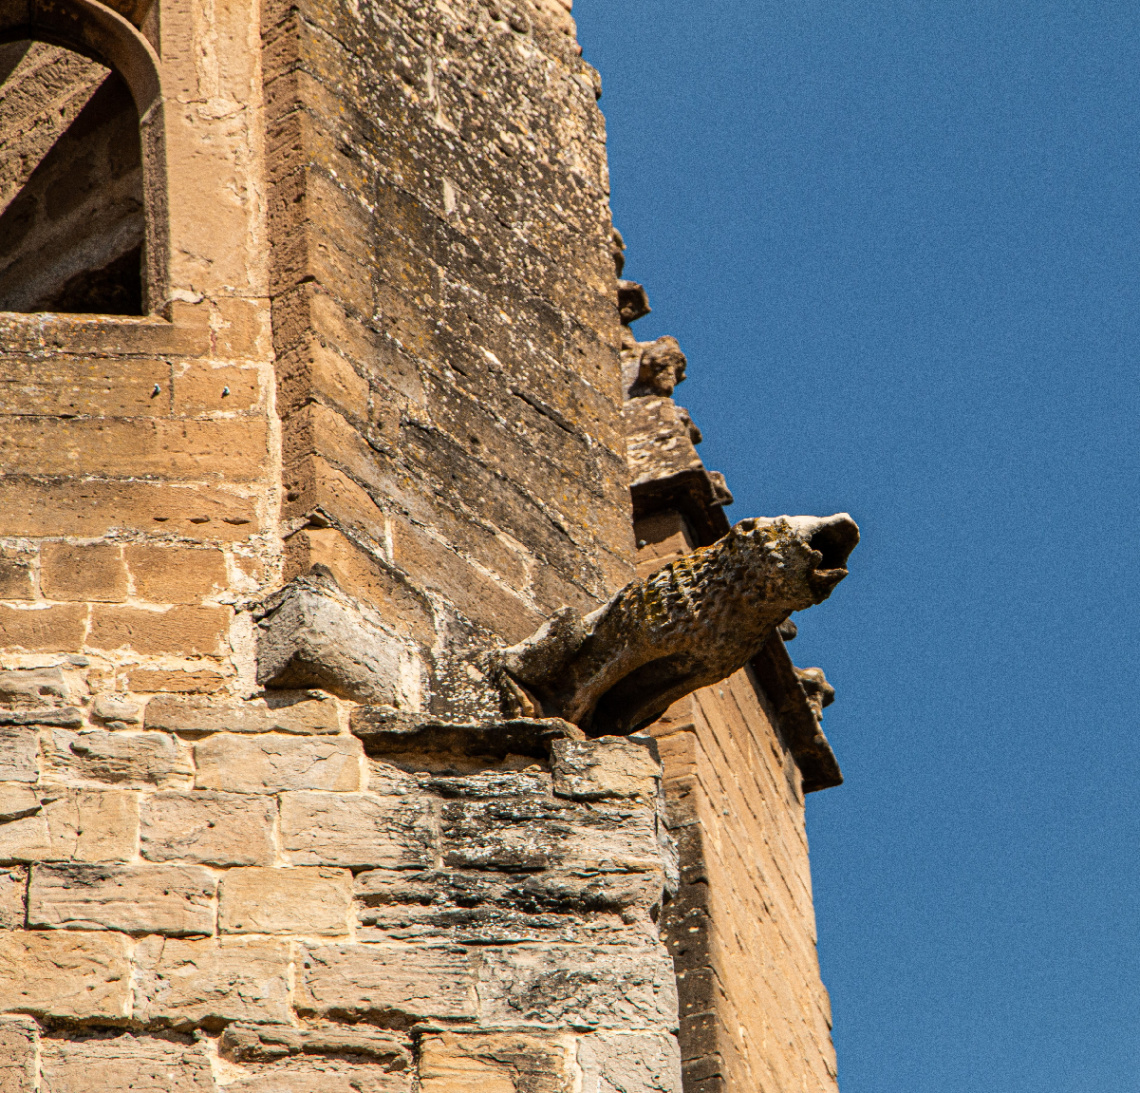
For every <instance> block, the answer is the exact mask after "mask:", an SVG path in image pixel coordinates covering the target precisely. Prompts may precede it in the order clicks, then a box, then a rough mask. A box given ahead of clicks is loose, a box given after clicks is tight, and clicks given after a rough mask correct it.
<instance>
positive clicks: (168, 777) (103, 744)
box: [43, 729, 194, 786]
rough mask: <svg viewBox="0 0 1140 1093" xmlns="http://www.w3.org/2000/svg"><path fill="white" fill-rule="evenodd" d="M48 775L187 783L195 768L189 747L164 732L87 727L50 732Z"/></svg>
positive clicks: (119, 782)
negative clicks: (128, 731)
mask: <svg viewBox="0 0 1140 1093" xmlns="http://www.w3.org/2000/svg"><path fill="white" fill-rule="evenodd" d="M43 755H44V774H45V776H46V777H49V778H51V779H52V780H53V781H60V782H65V781H77V782H79V781H82V782H109V783H112V784H115V785H132V786H171V785H181V784H186V783H187V782H188V781H189V779H190V778H191V777H192V775H193V773H194V770H193V767H192V766H191V765H190V754H189V749H188V748H187V747H186V746H185V745H183V744H181V743H180V742H179V741H178V740H177V739H175V738H174V737H172V736H167V735H165V734H164V733H157V732H147V733H126V732H106V731H104V730H102V729H87V730H85V731H83V732H67V731H66V730H64V729H55V730H53V731H52V732H50V733H44V738H43Z"/></svg>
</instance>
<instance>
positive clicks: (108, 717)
mask: <svg viewBox="0 0 1140 1093" xmlns="http://www.w3.org/2000/svg"><path fill="white" fill-rule="evenodd" d="M91 713H92V715H93V716H94V717H96V718H98V719H99V720H100V721H120V722H122V723H123V724H124V725H137V724H138V723H139V722H140V721H141V720H142V717H141V716H140V714H141V709H140V707H139V704H138V703H137V702H135V701H134V699H131V698H127V696H126V695H116V694H103V695H96V697H95V699H94V700H93V701H92V703H91Z"/></svg>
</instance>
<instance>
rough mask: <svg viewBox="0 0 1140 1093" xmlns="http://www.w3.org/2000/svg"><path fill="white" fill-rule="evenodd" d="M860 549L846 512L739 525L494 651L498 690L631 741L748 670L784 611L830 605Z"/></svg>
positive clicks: (532, 708)
mask: <svg viewBox="0 0 1140 1093" xmlns="http://www.w3.org/2000/svg"><path fill="white" fill-rule="evenodd" d="M858 541H859V529H858V527H857V526H856V524H855V521H854V520H852V519H851V517H850V516H848V515H847V514H846V513H841V514H839V515H837V516H827V517H815V516H780V517H776V518H775V519H764V518H758V519H752V520H742V521H741V522H740V523H739V524H737V525H736V526H735V527H734V528H732V530H731V531H729V533H728V534H727V535H725V536H724V537H723V538H722V539H720V540H719V541H718V542H716V543H714V544H713V545H712V546H708V547H703V548H701V549H699V550H694V551H693V552H692V553H691V554H686V555H685V556H684V557H683V558H680V559H678V560H677V561H675V562H670V563H669V564H668V565H666V566H664V567H663V568H662V569H659V570H658V571H657V572H656V573H653V574H651V575H650V576H648V577H645V578H642V579H640V580H636V581H632V582H631V583H630V584H628V585H626V587H625V588H623V589H622V590H621V591H620V592H619V593H617V595H616V596H614V598H613V599H612V600H610V602H609V603H607V604H606V605H605V606H604V607H601V608H599V609H598V610H597V611H595V612H593V613H592V614H590V615H587V616H586V617H585V618H582V617H581V616H580V615H578V613H577V612H575V611H573V610H572V609H570V608H564V609H563V610H562V611H560V612H559V613H558V614H557V615H555V616H554V618H552V619H551V620H550V621H549V622H548V623H547V624H546V625H545V626H543V627H542V629H541V630H539V631H538V632H537V633H536V634H534V635H533V636H532V637H530V638H528V639H527V640H526V641H523V642H521V643H520V644H518V645H515V646H513V647H512V648H510V649H506V650H504V651H503V652H502V653H501V654H499V670H500V679H501V682H502V684H503V686H504V688H505V689H506V690H507V691H509V692H511V693H513V694H514V695H515V697H516V700H517V702H518V705H519V708H520V709H522V710H524V711H525V712H527V713H528V714H530V715H531V716H545V717H561V718H563V719H565V720H566V721H571V722H573V723H575V724H577V725H579V726H581V727H582V728H583V729H585V730H586V731H588V732H592V733H594V734H599V733H615V734H622V733H629V732H633V731H635V730H636V729H638V728H640V727H642V726H643V725H646V724H648V723H650V722H651V721H654V720H655V719H656V718H657V717H659V716H660V715H661V714H662V713H663V712H664V711H665V710H666V709H667V708H668V706H669V705H670V704H671V703H673V702H675V701H676V700H677V699H679V698H681V697H683V696H684V695H686V694H689V693H690V692H691V691H695V690H697V689H698V688H700V687H707V686H709V685H710V684H713V683H716V682H718V681H719V680H722V679H725V678H726V677H727V676H729V675H731V674H732V673H733V672H734V671H736V670H737V669H738V668H741V667H743V666H744V665H745V664H747V663H748V661H749V660H751V659H752V657H754V656H755V655H756V654H757V653H758V652H759V650H760V648H761V646H763V644H764V643H765V642H766V641H767V640H768V638H769V636H770V635H771V633H772V631H773V630H774V629H775V628H776V627H777V626H779V625H780V624H781V623H782V622H783V621H784V620H785V619H786V618H787V617H788V615H789V614H790V613H791V612H792V611H801V610H803V609H804V608H806V607H810V606H811V605H812V604H816V603H820V602H822V601H823V600H825V599H827V597H828V596H829V595H831V590H832V589H833V588H834V587H835V586H836V585H837V584H838V583H839V582H840V581H841V580H843V578H844V577H846V576H847V569H846V564H847V557H848V555H849V554H850V553H851V551H852V550H853V549H854V547H855V544H856V543H858Z"/></svg>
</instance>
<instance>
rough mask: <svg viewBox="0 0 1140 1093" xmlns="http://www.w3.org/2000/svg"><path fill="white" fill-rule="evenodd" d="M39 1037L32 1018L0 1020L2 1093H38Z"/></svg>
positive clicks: (0, 1088)
mask: <svg viewBox="0 0 1140 1093" xmlns="http://www.w3.org/2000/svg"><path fill="white" fill-rule="evenodd" d="M39 1033H40V1029H39V1026H38V1025H37V1024H36V1023H35V1021H33V1020H31V1019H30V1018H27V1017H7V1018H4V1019H3V1020H0V1093H35V1089H36V1054H37V1052H36V1047H37V1042H38V1040H39Z"/></svg>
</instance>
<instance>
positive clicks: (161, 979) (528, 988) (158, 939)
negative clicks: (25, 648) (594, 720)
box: [0, 670, 678, 1093]
mask: <svg viewBox="0 0 1140 1093" xmlns="http://www.w3.org/2000/svg"><path fill="white" fill-rule="evenodd" d="M0 688H3V689H4V693H5V694H6V695H8V696H9V697H11V696H13V695H16V694H17V693H18V694H19V695H21V696H22V697H23V698H24V708H23V710H22V712H20V713H16V712H10V713H8V714H7V715H5V716H4V718H3V720H4V721H5V722H6V723H7V727H6V728H4V729H3V730H2V731H3V733H4V735H3V736H2V737H0V764H2V766H0V773H2V776H3V778H4V779H5V781H4V782H3V783H0V820H2V821H3V822H0V859H2V860H3V861H4V862H5V863H6V864H5V865H4V867H3V869H2V871H0V927H2V928H0V1012H3V1013H6V1014H9V1015H10V1016H9V1017H8V1018H6V1019H4V1018H0V1077H3V1079H4V1083H5V1084H4V1085H3V1086H2V1087H3V1088H4V1089H11V1090H20V1091H25V1090H27V1091H31V1090H34V1089H41V1090H43V1091H44V1093H47V1091H48V1090H52V1091H58V1090H61V1089H68V1090H70V1089H75V1090H77V1091H78V1090H81V1089H82V1090H108V1091H109V1090H118V1089H125V1088H128V1087H130V1088H147V1089H155V1090H158V1089H161V1090H171V1091H174V1090H178V1091H181V1090H195V1091H198V1090H210V1091H215V1090H216V1091H219V1093H221V1091H223V1090H225V1091H232V1093H238V1091H241V1093H252V1091H254V1090H264V1091H266V1093H268V1091H269V1090H282V1089H289V1090H292V1089H297V1090H302V1089H304V1090H308V1091H311V1090H318V1091H321V1093H340V1091H342V1090H343V1091H345V1093H347V1091H348V1090H377V1091H379V1090H383V1091H389V1090H391V1091H396V1090H411V1089H413V1088H416V1089H420V1090H436V1091H440V1093H442V1091H444V1090H448V1091H450V1090H454V1091H456V1093H458V1091H460V1090H463V1091H468V1090H471V1089H474V1088H484V1087H485V1088H488V1089H520V1090H523V1089H525V1090H531V1091H535V1090H543V1091H547V1090H548V1091H550V1093H568V1091H569V1090H570V1089H574V1088H579V1089H584V1090H587V1091H591V1093H592V1091H598V1093H601V1091H603V1090H609V1089H613V1088H623V1089H630V1090H645V1091H650V1090H660V1091H669V1093H674V1091H676V1090H677V1089H678V1086H677V1084H676V1083H677V1075H678V1066H677V1048H676V1040H675V1038H674V1035H673V1033H674V1030H675V1026H676V1013H677V1004H676V988H675V983H674V978H673V969H672V964H671V962H670V960H669V957H668V954H667V953H666V952H665V950H664V948H663V946H662V945H661V942H660V940H659V939H658V936H657V929H656V925H655V920H656V918H657V917H658V916H659V914H660V909H661V900H662V894H663V885H664V882H665V874H664V871H663V862H667V860H668V855H664V856H663V854H662V849H661V846H662V838H663V834H662V831H661V828H660V823H659V811H660V804H659V792H660V780H659V777H658V771H659V767H658V762H657V757H656V754H655V752H654V749H653V745H652V743H651V742H650V741H644V740H643V741H640V742H633V741H625V740H617V739H609V740H594V741H586V740H583V739H581V738H580V736H581V734H580V733H578V734H575V732H574V730H573V728H572V727H571V726H567V725H565V724H564V723H556V722H516V723H512V724H509V725H496V726H481V727H478V728H463V727H458V728H457V727H455V726H448V727H440V726H437V725H432V724H426V725H425V724H423V723H422V722H420V723H408V722H406V721H405V722H396V723H393V720H392V716H393V715H392V711H391V710H390V709H388V708H381V709H379V710H370V709H369V708H367V707H363V708H360V709H357V710H356V711H355V712H354V713H353V714H352V718H351V726H352V729H353V730H354V732H355V735H354V734H353V733H350V732H349V731H348V730H349V724H348V722H347V714H348V711H347V710H346V709H342V708H341V707H340V704H339V703H338V702H337V701H336V700H335V699H330V698H325V697H322V696H319V695H318V696H314V697H311V698H310V697H304V696H299V697H295V700H294V701H293V702H291V703H289V704H284V705H278V706H276V707H274V706H268V705H266V704H265V703H253V702H245V703H240V702H239V703H234V702H229V703H225V702H219V701H216V700H215V701H203V700H201V699H187V698H182V697H179V698H175V697H157V698H153V699H151V700H150V701H149V703H147V705H146V707H145V710H140V709H139V708H138V707H137V706H132V705H129V704H128V703H127V702H125V701H122V700H120V701H119V702H117V703H113V702H111V701H109V700H105V701H103V702H102V703H99V704H98V705H97V706H96V710H97V716H101V717H102V718H104V719H109V718H114V719H115V720H104V721H103V722H102V723H101V724H99V725H98V727H96V726H94V725H86V724H84V723H82V721H81V720H80V719H79V718H78V717H77V716H76V712H75V710H74V708H71V707H65V706H58V705H57V706H52V705H49V703H51V702H52V701H53V700H54V701H57V702H58V701H62V700H64V699H65V698H66V691H67V681H66V678H65V675H64V673H62V672H59V671H48V670H41V671H39V672H38V673H26V672H25V673H12V672H9V673H5V674H2V675H0ZM34 726H38V727H34ZM37 1074H38V1075H39V1084H37V1083H36V1075H37Z"/></svg>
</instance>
